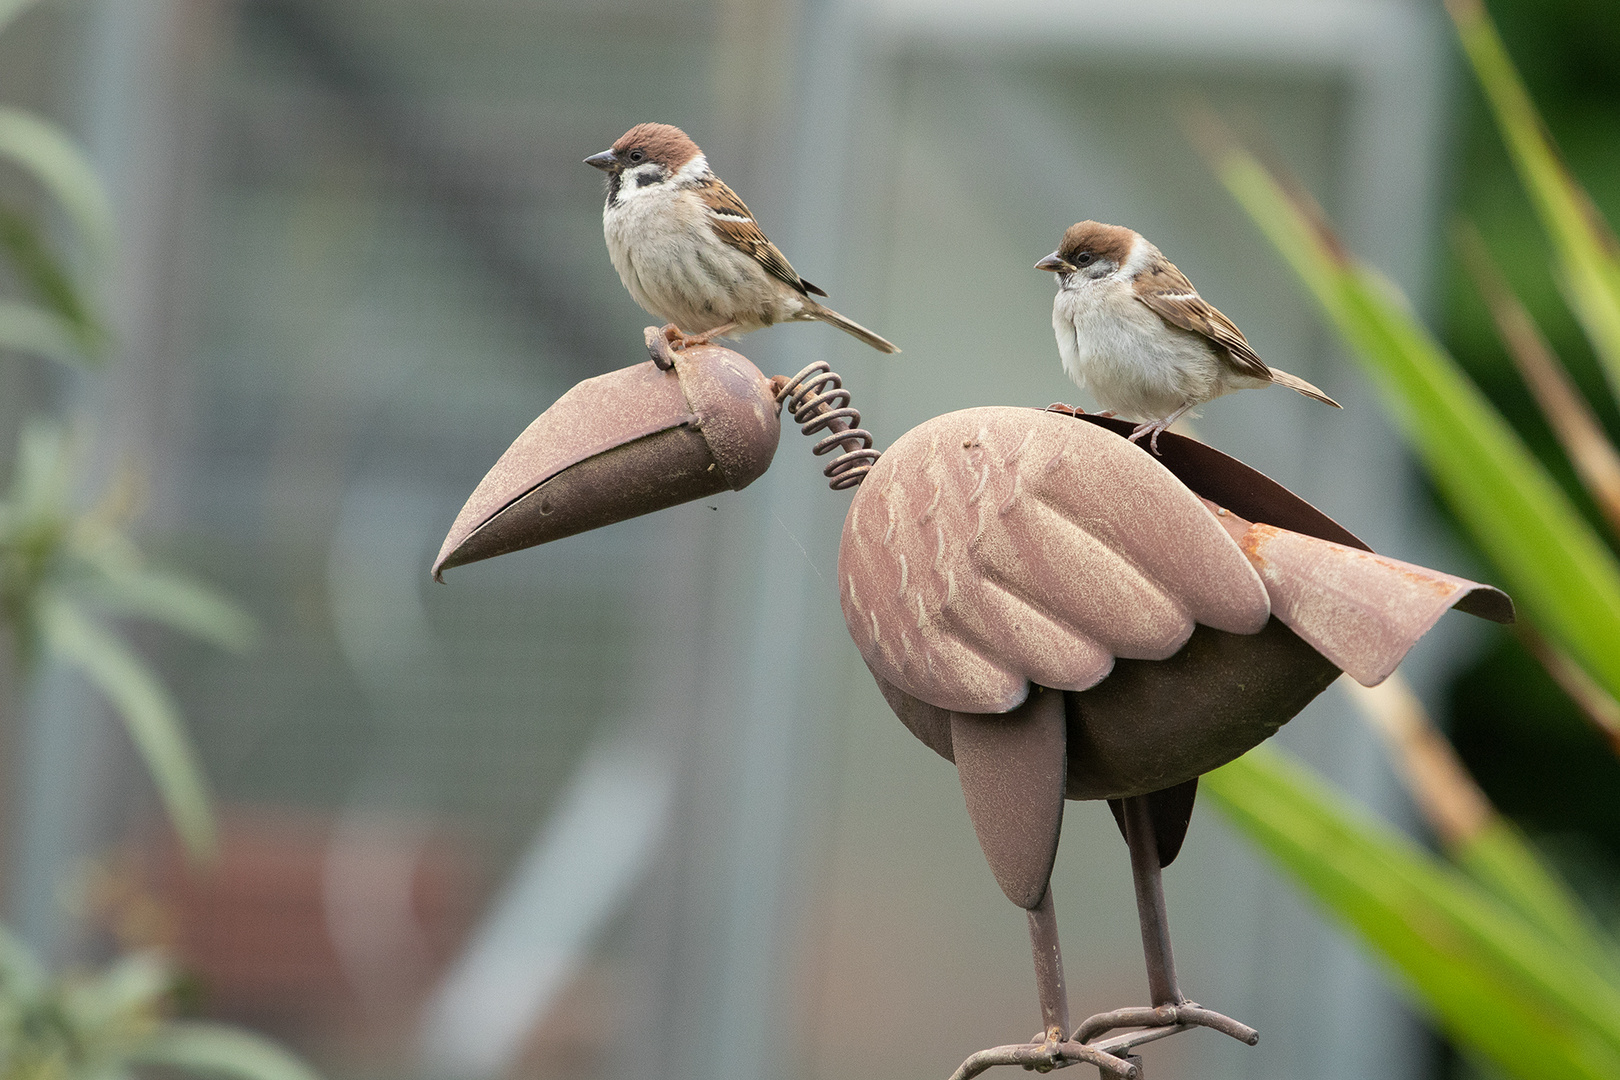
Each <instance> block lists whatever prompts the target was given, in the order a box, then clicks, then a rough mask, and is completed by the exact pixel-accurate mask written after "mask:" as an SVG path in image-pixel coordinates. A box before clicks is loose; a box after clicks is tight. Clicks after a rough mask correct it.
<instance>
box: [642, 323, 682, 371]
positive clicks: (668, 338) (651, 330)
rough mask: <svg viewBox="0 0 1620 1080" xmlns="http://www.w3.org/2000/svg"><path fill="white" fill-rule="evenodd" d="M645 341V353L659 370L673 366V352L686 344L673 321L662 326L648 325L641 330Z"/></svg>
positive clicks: (665, 369)
mask: <svg viewBox="0 0 1620 1080" xmlns="http://www.w3.org/2000/svg"><path fill="white" fill-rule="evenodd" d="M642 335H643V337H645V338H646V341H647V355H649V356H651V357H652V362H653V365H654V366H655V367H657V368H658V370H659V371H668V370H669V369H670V368H672V367H674V366H675V354H676V353H677V352H679V351H680V350H681V349H682V348H684V347H685V346H686V338H685V335H683V334H682V333H681V332H680V329H679V328H678V327H676V325H675V324H674V323H668V324H666V325H664V326H649V327H647V329H646V330H644V331H642Z"/></svg>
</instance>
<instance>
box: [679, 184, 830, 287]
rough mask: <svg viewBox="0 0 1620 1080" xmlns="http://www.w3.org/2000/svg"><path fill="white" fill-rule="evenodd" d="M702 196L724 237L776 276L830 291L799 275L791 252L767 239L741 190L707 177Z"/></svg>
mask: <svg viewBox="0 0 1620 1080" xmlns="http://www.w3.org/2000/svg"><path fill="white" fill-rule="evenodd" d="M698 197H699V198H701V199H702V200H703V205H704V206H706V207H708V209H709V224H710V225H712V226H713V227H714V231H715V232H716V233H717V234H719V236H720V239H722V240H724V241H725V242H726V243H728V244H730V245H731V246H732V247H734V248H737V249H738V250H740V251H745V252H747V253H748V254H749V255H751V256H753V257H754V258H755V259H756V260H758V262H759V264H760V265H761V266H763V267H764V268H765V269H766V270H768V271H770V273H771V274H772V275H773V276H775V277H778V278H781V279H782V280H783V281H785V282H787V283H788V284H789V285H791V286H792V287H793V288H794V289H796V290H798V292H799V293H800V294H802V295H805V296H808V295H810V294H811V293H815V294H816V295H817V296H826V295H827V294H826V293H824V292H822V291H821V290H820V289H818V288H816V287H815V286H814V285H812V284H810V283H809V282H808V281H806V280H804V278H802V277H800V276H799V275H798V272H797V271H795V270H794V269H793V266H792V265H791V264H790V263H789V262H788V261H787V256H785V255H783V254H782V253H781V252H780V251H778V250H777V248H776V245H775V244H773V243H771V242H770V241H769V240H767V239H766V238H765V234H764V233H763V232H761V231H760V228H759V223H758V222H756V221H755V220H754V215H753V213H752V212H751V211H750V210H749V209H748V204H747V203H745V202H743V201H742V199H740V198H738V197H737V193H736V192H735V191H732V190H731V189H730V188H729V187H727V186H726V184H725V181H723V180H721V179H720V178H719V177H714V178H712V179H710V180H707V181H705V182H704V184H703V185H702V186H701V187H699V188H698Z"/></svg>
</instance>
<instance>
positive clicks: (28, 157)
mask: <svg viewBox="0 0 1620 1080" xmlns="http://www.w3.org/2000/svg"><path fill="white" fill-rule="evenodd" d="M0 158H9V159H10V160H11V161H13V162H14V163H16V164H17V165H19V166H21V167H22V169H23V170H24V171H25V172H27V173H28V174H29V175H31V176H32V177H33V178H34V179H35V180H36V181H37V182H38V183H39V185H40V187H42V188H44V189H45V190H46V191H47V192H48V193H49V194H50V196H51V198H53V199H54V200H56V202H57V203H58V204H59V205H60V206H61V207H62V209H63V210H64V211H66V213H67V216H68V219H69V220H70V221H71V222H72V223H73V225H74V227H75V228H76V229H77V230H78V232H79V235H80V236H81V237H82V238H83V239H84V241H85V243H86V244H87V245H89V248H90V254H91V255H92V256H93V257H95V258H98V259H102V258H105V257H106V256H107V254H108V252H109V251H110V250H111V248H112V243H113V235H114V226H113V211H112V203H111V201H110V200H109V199H108V198H107V191H106V189H105V188H104V187H102V184H101V180H100V179H99V178H98V177H97V176H96V170H95V169H94V168H93V167H92V166H91V164H90V162H89V160H88V159H86V158H85V156H84V154H83V152H81V151H80V150H79V147H78V145H77V144H76V143H75V142H74V141H73V139H72V138H71V137H70V136H69V135H68V134H67V132H65V131H63V130H62V129H61V128H59V127H57V126H56V125H55V124H53V123H51V122H49V121H48V120H45V119H42V118H41V117H38V116H35V115H34V114H33V113H29V112H24V111H23V110H21V109H10V108H5V107H0Z"/></svg>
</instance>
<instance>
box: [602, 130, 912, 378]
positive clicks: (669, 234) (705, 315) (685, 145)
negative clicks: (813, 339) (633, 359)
mask: <svg viewBox="0 0 1620 1080" xmlns="http://www.w3.org/2000/svg"><path fill="white" fill-rule="evenodd" d="M585 164H587V165H594V166H595V167H596V168H598V169H601V170H602V171H603V172H605V173H607V202H606V203H605V204H604V205H603V207H602V231H603V232H604V233H605V234H606V236H607V247H608V257H609V258H611V259H612V260H613V268H614V269H615V270H617V271H618V272H619V277H620V278H621V279H622V280H623V281H624V287H625V288H626V289H628V290H630V295H631V297H633V298H634V299H635V301H636V303H638V304H640V305H641V306H642V307H644V308H646V309H647V310H648V311H650V312H651V313H652V314H654V315H656V316H658V317H659V318H660V319H663V320H665V322H667V323H668V324H669V325H668V326H665V327H664V328H663V331H662V333H661V334H658V335H655V334H654V333H653V332H652V331H648V338H647V342H648V349H649V351H651V352H652V354H653V360H654V361H655V362H656V363H658V365H659V366H660V367H667V366H668V365H669V363H670V356H669V349H670V347H671V346H674V347H675V348H685V347H687V346H690V345H698V344H705V343H707V342H709V341H711V340H713V339H714V338H716V337H736V336H738V335H740V334H746V333H748V332H749V331H750V330H758V329H759V328H760V327H762V326H770V325H772V324H773V323H779V322H807V321H811V320H815V321H819V322H824V323H831V324H832V325H833V326H836V327H838V329H840V330H842V331H844V332H845V333H846V334H850V335H853V336H854V337H857V338H860V339H861V340H862V341H864V342H866V343H867V344H868V345H870V346H872V348H874V349H877V350H878V351H879V352H886V353H893V352H899V351H900V350H899V349H898V348H896V347H895V346H894V344H893V343H891V342H889V341H888V340H886V339H884V338H882V337H879V336H878V335H877V334H874V333H872V331H870V330H868V329H867V328H866V327H864V326H862V325H860V324H859V323H857V322H854V321H852V320H850V319H846V318H844V316H842V315H840V314H838V312H836V311H834V310H832V309H831V308H829V307H826V306H825V305H823V304H821V303H819V302H818V301H816V300H815V299H814V297H816V296H826V295H827V294H826V293H825V292H822V291H821V290H820V289H818V288H816V287H815V286H814V285H812V284H810V283H809V282H808V281H806V280H804V278H802V277H800V276H799V275H798V273H797V272H796V271H795V270H794V269H793V267H792V266H791V265H790V264H789V263H788V261H787V259H786V258H784V257H783V255H782V253H781V252H780V251H778V250H777V249H776V245H775V244H773V243H771V242H770V241H769V240H767V239H766V238H765V234H764V233H763V232H761V231H760V228H759V225H758V224H757V223H756V222H755V221H754V215H753V214H752V213H750V212H749V210H748V207H747V205H746V204H745V203H744V202H743V201H742V200H741V199H739V198H738V197H737V193H736V192H734V191H732V190H731V189H730V188H729V187H727V186H726V185H725V182H724V181H722V180H721V179H720V178H719V177H718V176H716V175H715V174H714V171H713V170H712V169H710V168H709V162H708V159H707V158H705V157H704V156H703V151H701V150H699V149H698V147H697V144H696V143H694V142H693V141H692V140H691V139H690V138H688V137H687V135H686V132H684V131H682V130H681V129H680V128H678V127H671V126H670V125H669V124H637V125H636V126H635V127H633V128H631V129H630V130H629V131H627V132H625V133H624V135H623V136H621V137H620V138H619V141H618V142H616V143H614V144H613V146H612V148H610V149H607V150H604V151H602V152H601V153H600V154H592V155H591V156H590V157H588V158H586V159H585Z"/></svg>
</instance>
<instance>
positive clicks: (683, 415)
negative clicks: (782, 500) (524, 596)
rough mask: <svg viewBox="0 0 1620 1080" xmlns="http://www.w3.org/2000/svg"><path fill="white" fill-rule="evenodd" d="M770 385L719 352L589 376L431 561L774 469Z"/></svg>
mask: <svg viewBox="0 0 1620 1080" xmlns="http://www.w3.org/2000/svg"><path fill="white" fill-rule="evenodd" d="M777 411H778V410H777V404H776V400H775V396H774V394H773V391H772V388H771V384H770V380H768V379H766V378H765V376H764V375H762V374H761V373H760V371H759V369H758V368H756V367H755V366H754V365H753V364H752V363H750V362H749V361H748V359H747V358H745V357H743V356H741V355H739V354H738V353H734V352H732V351H731V350H730V349H723V348H720V347H719V346H712V345H711V346H698V347H694V348H690V349H687V350H685V351H683V352H680V353H677V354H676V361H675V367H674V370H672V371H660V370H659V369H658V368H656V367H655V366H654V365H653V364H652V363H651V362H650V361H649V362H647V363H644V364H637V365H635V366H634V367H628V368H622V369H620V370H618V371H612V372H609V373H607V374H606V375H599V376H597V377H596V378H594V379H586V380H585V381H584V382H582V383H579V384H578V385H577V386H575V387H574V388H573V389H571V390H569V391H568V392H567V393H566V394H564V395H563V396H562V397H560V398H558V399H557V401H556V403H555V404H553V405H552V406H551V408H549V409H547V410H546V411H545V412H543V413H541V414H540V416H539V417H538V418H537V419H536V420H535V421H534V423H532V424H530V425H529V427H528V429H527V430H526V431H524V432H523V434H522V435H520V436H518V439H517V441H516V442H514V443H513V444H512V445H511V447H510V448H509V449H508V450H507V451H506V453H504V454H502V455H501V458H500V460H499V461H497V462H496V463H495V467H494V468H492V469H491V470H490V471H489V474H488V475H486V476H485V477H484V479H483V480H482V481H481V482H480V483H479V485H478V487H477V488H476V489H475V490H474V491H473V493H472V496H471V497H470V498H469V499H468V500H467V503H466V505H465V506H463V507H462V509H461V513H460V514H458V515H457V516H456V521H455V524H454V525H453V526H452V527H451V529H450V534H449V535H448V536H447V537H445V541H444V546H443V547H442V548H441V549H440V551H439V557H438V558H437V559H436V560H435V561H434V563H433V575H434V577H438V576H439V575H440V574H441V573H442V572H443V571H444V570H446V569H448V568H450V567H452V566H461V565H464V564H466V563H470V562H477V561H478V560H480V559H489V558H493V557H494V556H496V555H504V554H506V553H507V552H509V551H517V550H519V549H520V548H526V547H532V546H534V545H535V544H544V543H546V542H548V541H551V540H559V539H561V538H562V537H565V536H572V535H573V534H575V533H579V532H585V531H586V530H588V529H595V528H599V527H601V526H603V525H609V524H612V523H613V522H615V521H624V520H626V519H628V518H632V517H637V516H639V515H641V514H650V513H652V512H653V511H655V510H662V509H664V508H665V507H668V506H675V505H676V504H678V503H683V502H689V501H691V500H693V499H700V498H703V497H704V496H706V495H713V494H714V493H716V492H719V491H724V490H726V489H727V488H730V489H732V490H734V491H740V490H742V489H743V488H745V487H747V486H748V485H749V484H751V483H753V482H754V481H755V480H756V479H758V478H759V477H760V475H761V474H763V473H764V472H765V470H766V469H767V468H769V467H770V464H771V458H772V457H773V456H774V455H775V453H776V445H777V442H778V441H779V439H780V438H781V432H782V427H781V421H780V419H779V417H778V415H777Z"/></svg>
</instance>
